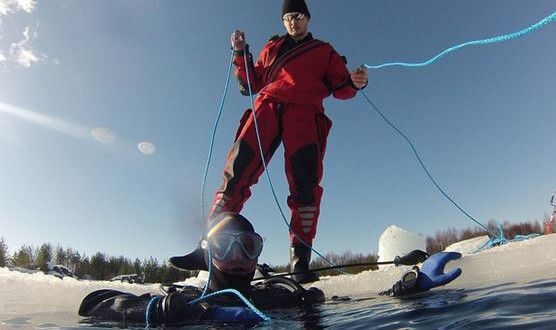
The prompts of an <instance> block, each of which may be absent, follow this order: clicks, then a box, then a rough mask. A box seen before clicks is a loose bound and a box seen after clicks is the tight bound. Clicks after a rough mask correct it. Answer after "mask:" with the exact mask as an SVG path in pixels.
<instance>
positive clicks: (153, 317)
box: [78, 290, 261, 326]
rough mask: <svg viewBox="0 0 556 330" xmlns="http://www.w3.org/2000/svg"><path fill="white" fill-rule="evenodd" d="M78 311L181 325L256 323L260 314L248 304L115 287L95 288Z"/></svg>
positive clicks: (130, 320)
mask: <svg viewBox="0 0 556 330" xmlns="http://www.w3.org/2000/svg"><path fill="white" fill-rule="evenodd" d="M78 314H79V315H80V316H86V317H91V318H93V319H99V320H104V321H111V322H117V323H122V324H126V325H129V324H136V325H141V326H144V325H148V326H159V325H164V326H180V325H186V324H191V323H195V322H198V321H200V320H207V321H208V320H210V321H216V322H258V321H261V318H260V316H259V315H257V314H255V313H254V312H253V311H251V310H250V309H249V308H247V307H221V306H216V305H209V304H207V303H195V304H190V303H189V300H188V298H187V297H186V296H184V295H182V294H180V293H179V292H173V293H170V294H168V295H166V296H159V295H151V294H149V293H146V294H144V295H141V296H136V295H134V294H130V293H125V292H120V291H116V290H98V291H95V292H92V293H90V294H89V295H87V296H86V297H85V298H84V299H83V301H82V302H81V306H80V307H79V311H78Z"/></svg>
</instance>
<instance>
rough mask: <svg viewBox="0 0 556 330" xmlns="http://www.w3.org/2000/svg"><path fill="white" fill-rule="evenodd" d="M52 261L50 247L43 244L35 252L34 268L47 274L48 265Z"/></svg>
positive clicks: (48, 244)
mask: <svg viewBox="0 0 556 330" xmlns="http://www.w3.org/2000/svg"><path fill="white" fill-rule="evenodd" d="M51 261H52V245H51V244H50V243H44V244H43V245H41V247H40V248H39V249H38V251H37V259H36V262H35V266H36V267H38V268H39V269H40V270H42V271H43V272H45V273H46V272H48V263H49V262H51Z"/></svg>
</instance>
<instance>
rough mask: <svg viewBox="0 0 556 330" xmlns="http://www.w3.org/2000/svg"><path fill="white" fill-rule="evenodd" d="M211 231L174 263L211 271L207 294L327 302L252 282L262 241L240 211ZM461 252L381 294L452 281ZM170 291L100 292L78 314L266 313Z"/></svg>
mask: <svg viewBox="0 0 556 330" xmlns="http://www.w3.org/2000/svg"><path fill="white" fill-rule="evenodd" d="M211 226H212V227H211V230H210V231H209V232H208V233H207V235H206V236H205V237H204V238H203V239H202V241H201V243H200V244H199V247H198V248H197V249H196V250H194V251H193V252H192V253H190V254H188V255H185V256H182V257H173V258H171V259H170V263H171V264H173V265H175V264H180V265H184V264H187V265H189V268H190V269H199V270H208V269H209V267H208V266H209V265H210V266H211V267H210V268H211V269H210V271H209V273H210V277H209V279H208V283H207V286H208V287H207V294H210V293H214V292H218V291H220V290H224V289H235V290H237V291H239V292H240V293H241V294H242V295H243V296H244V297H245V298H247V299H248V300H249V301H250V302H251V303H252V304H253V305H255V306H256V307H258V308H261V309H263V310H269V309H275V308H292V307H303V306H315V305H318V304H321V303H323V302H324V301H325V296H324V293H323V292H322V291H321V290H319V289H317V288H314V287H311V288H309V289H305V288H303V287H302V286H301V285H300V284H299V283H298V282H296V281H295V280H293V279H291V278H286V277H282V276H279V277H269V278H267V279H266V280H263V281H261V282H257V283H256V284H255V285H251V282H252V279H253V277H254V274H255V271H256V269H257V261H258V257H259V255H260V254H261V251H262V248H263V239H262V238H261V236H260V235H259V234H257V233H256V232H255V230H254V228H253V225H252V224H251V223H250V222H249V221H248V220H247V219H246V218H245V217H243V216H241V215H239V214H237V213H222V214H220V215H218V216H217V217H216V218H214V219H213V221H212V222H211ZM460 256H461V255H459V254H458V253H454V252H451V253H439V254H436V255H433V256H431V257H430V258H429V259H427V260H426V261H425V263H424V264H423V267H422V268H421V269H413V270H411V271H410V272H407V273H406V274H404V276H403V277H402V280H400V281H398V282H397V283H396V284H394V286H393V287H392V288H391V289H389V290H387V291H384V292H381V294H382V295H390V296H402V295H408V294H413V293H418V292H423V291H427V290H429V289H431V288H433V287H437V286H440V285H444V284H447V283H449V282H451V281H452V280H454V279H455V278H456V277H458V276H459V275H460V274H461V269H459V268H458V269H454V270H451V271H450V272H448V273H447V274H444V271H443V269H444V266H445V265H446V263H448V261H450V260H454V259H457V258H459V257H460ZM164 291H165V295H154V294H150V293H146V294H144V295H141V296H136V295H133V294H130V293H124V292H120V291H116V290H98V291H95V292H93V293H91V294H89V295H88V296H87V297H85V298H84V299H83V302H82V303H81V306H80V308H79V315H81V316H87V317H93V318H95V319H99V320H105V321H111V322H122V323H124V324H134V325H145V324H146V325H149V326H159V325H165V326H175V325H184V324H192V323H198V322H206V321H217V322H237V321H239V322H256V321H260V320H261V317H260V316H259V315H257V314H256V313H255V312H253V311H252V310H251V309H249V308H247V307H244V306H245V305H244V303H243V302H242V301H241V300H240V299H238V297H236V296H234V295H217V296H215V297H210V298H209V299H207V300H202V299H201V300H200V301H198V302H197V301H196V300H197V298H199V297H200V296H201V295H202V294H203V292H202V291H203V290H201V289H200V288H197V287H192V286H183V287H182V286H174V285H172V286H170V287H168V288H166V289H165V290H164Z"/></svg>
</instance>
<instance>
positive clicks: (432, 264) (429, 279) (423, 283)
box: [417, 252, 461, 291]
mask: <svg viewBox="0 0 556 330" xmlns="http://www.w3.org/2000/svg"><path fill="white" fill-rule="evenodd" d="M459 258H461V253H459V252H440V253H437V254H434V255H432V256H431V257H430V258H428V259H427V260H426V261H425V263H423V267H421V269H420V270H419V276H418V278H417V287H418V288H419V289H420V291H427V290H430V289H432V288H436V287H437V286H441V285H446V284H448V283H450V282H452V281H453V280H455V279H456V278H457V277H458V276H460V275H461V268H455V269H452V270H450V271H449V272H448V273H444V267H445V266H446V264H447V263H448V262H449V261H451V260H457V259H459Z"/></svg>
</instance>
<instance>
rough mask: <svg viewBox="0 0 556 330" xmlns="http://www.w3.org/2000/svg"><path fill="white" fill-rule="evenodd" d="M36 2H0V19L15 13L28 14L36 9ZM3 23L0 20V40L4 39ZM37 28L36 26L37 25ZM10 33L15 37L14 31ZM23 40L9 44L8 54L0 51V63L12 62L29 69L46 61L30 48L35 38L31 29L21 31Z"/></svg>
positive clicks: (43, 56) (34, 32) (4, 0)
mask: <svg viewBox="0 0 556 330" xmlns="http://www.w3.org/2000/svg"><path fill="white" fill-rule="evenodd" d="M36 4H37V1H36V0H0V17H1V16H2V15H3V16H7V15H11V14H15V13H17V12H20V11H22V12H25V13H26V14H30V13H31V12H33V11H34V10H35V8H36ZM2 23H3V21H2V20H1V19H0V39H2V38H3V37H4V31H3V29H2ZM37 27H38V24H37ZM11 32H15V33H10V34H13V35H17V33H16V31H11ZM22 34H23V39H22V40H20V41H18V42H11V46H10V50H9V54H7V55H4V54H6V52H3V50H2V49H0V62H6V63H8V62H13V63H17V64H20V65H23V66H25V67H30V66H31V65H33V64H34V63H37V62H39V61H41V60H44V59H46V55H44V54H41V55H37V52H36V51H35V50H34V49H33V48H32V47H31V41H32V39H36V38H37V32H36V31H35V30H33V29H32V28H31V27H25V28H24V30H23V33H22Z"/></svg>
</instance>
